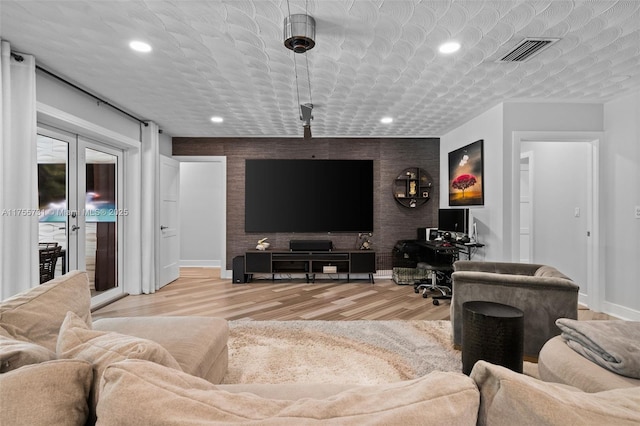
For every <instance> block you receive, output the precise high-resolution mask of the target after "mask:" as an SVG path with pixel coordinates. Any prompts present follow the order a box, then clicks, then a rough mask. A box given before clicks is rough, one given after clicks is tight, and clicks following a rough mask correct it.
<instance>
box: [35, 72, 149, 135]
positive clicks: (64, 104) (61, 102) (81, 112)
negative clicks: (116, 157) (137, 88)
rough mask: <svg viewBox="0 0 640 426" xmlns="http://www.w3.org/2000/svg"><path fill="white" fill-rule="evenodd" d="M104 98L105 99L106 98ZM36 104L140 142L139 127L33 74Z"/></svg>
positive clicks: (79, 95) (42, 74)
mask: <svg viewBox="0 0 640 426" xmlns="http://www.w3.org/2000/svg"><path fill="white" fill-rule="evenodd" d="M105 96H106V95H105ZM36 100H37V101H38V102H42V103H44V104H46V105H49V106H52V107H55V108H57V109H59V110H62V111H64V112H66V113H69V114H72V115H74V116H76V117H78V118H81V119H83V120H86V121H89V122H91V123H93V124H96V125H98V126H102V127H104V128H106V129H109V130H112V131H114V132H116V133H119V134H121V135H123V136H126V137H129V138H131V139H135V140H140V123H139V122H138V121H135V120H133V119H132V118H129V117H127V116H126V115H123V114H122V113H120V112H118V111H116V110H114V109H113V108H111V107H109V106H107V105H105V104H99V103H98V101H97V100H96V99H94V98H92V97H90V96H88V95H85V94H83V93H82V92H80V91H78V90H76V89H74V88H72V87H71V86H69V85H68V84H65V83H63V82H61V81H59V80H57V79H55V78H53V77H51V76H49V75H47V74H44V73H42V72H37V73H36Z"/></svg>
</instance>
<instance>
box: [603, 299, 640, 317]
mask: <svg viewBox="0 0 640 426" xmlns="http://www.w3.org/2000/svg"><path fill="white" fill-rule="evenodd" d="M600 306H602V312H604V313H605V314H608V315H613V316H614V317H617V318H620V319H623V320H627V321H640V311H637V310H635V309H631V308H627V307H626V306H620V305H618V304H615V303H611V302H607V301H603V302H602V304H601V305H600Z"/></svg>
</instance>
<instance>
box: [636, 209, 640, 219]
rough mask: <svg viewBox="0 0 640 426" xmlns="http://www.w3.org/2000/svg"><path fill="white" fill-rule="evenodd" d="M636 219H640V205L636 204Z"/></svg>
mask: <svg viewBox="0 0 640 426" xmlns="http://www.w3.org/2000/svg"><path fill="white" fill-rule="evenodd" d="M636 219H640V206H636Z"/></svg>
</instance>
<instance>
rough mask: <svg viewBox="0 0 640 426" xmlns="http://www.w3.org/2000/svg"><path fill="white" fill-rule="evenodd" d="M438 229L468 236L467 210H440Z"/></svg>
mask: <svg viewBox="0 0 640 426" xmlns="http://www.w3.org/2000/svg"><path fill="white" fill-rule="evenodd" d="M438 229H439V230H440V231H444V232H454V233H456V234H467V235H468V234H469V209H440V210H439V211H438Z"/></svg>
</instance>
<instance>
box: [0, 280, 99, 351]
mask: <svg viewBox="0 0 640 426" xmlns="http://www.w3.org/2000/svg"><path fill="white" fill-rule="evenodd" d="M90 309H91V292H90V290H89V280H88V278H87V274H86V272H81V271H72V272H69V273H68V274H65V275H63V276H61V277H57V278H55V279H53V280H51V281H49V282H47V283H44V284H41V285H39V286H37V287H34V288H32V289H29V290H27V291H24V292H22V293H19V294H16V295H15V296H12V297H10V298H8V299H6V300H4V301H2V302H1V303H0V327H2V328H4V329H5V330H6V331H7V332H8V334H9V335H10V336H11V337H13V338H16V339H18V340H28V341H30V342H33V343H36V344H38V345H42V346H44V347H45V348H47V349H49V350H51V351H55V350H56V342H57V340H58V331H59V330H60V325H61V324H62V322H63V321H64V319H65V316H66V315H67V312H69V311H71V312H74V313H76V314H77V315H78V316H79V317H80V318H82V319H83V321H84V322H85V323H86V324H87V325H90V324H91V310H90Z"/></svg>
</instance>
